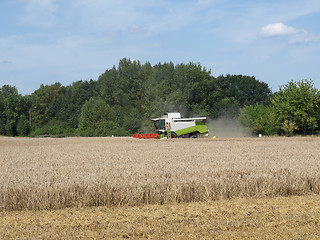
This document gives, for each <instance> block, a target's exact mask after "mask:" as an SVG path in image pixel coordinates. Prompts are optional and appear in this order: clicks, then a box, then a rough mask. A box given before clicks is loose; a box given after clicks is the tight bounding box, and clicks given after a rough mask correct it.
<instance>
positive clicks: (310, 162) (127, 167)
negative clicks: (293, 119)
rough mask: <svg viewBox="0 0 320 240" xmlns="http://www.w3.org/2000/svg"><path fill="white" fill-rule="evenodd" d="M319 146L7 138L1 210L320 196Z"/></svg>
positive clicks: (303, 140) (269, 141) (1, 150)
mask: <svg viewBox="0 0 320 240" xmlns="http://www.w3.org/2000/svg"><path fill="white" fill-rule="evenodd" d="M319 143H320V138H317V137H300V138H280V137H279V138H261V139H259V138H239V139H215V140H213V139H196V140H190V139H172V140H165V141H160V140H144V139H132V138H64V139H30V138H6V137H1V138H0V184H1V185H0V210H1V211H6V210H20V209H35V210H36V209H58V208H65V207H83V206H102V205H103V206H116V205H140V204H150V203H152V204H165V203H172V202H193V201H206V200H216V199H224V198H234V197H265V196H269V197H273V196H289V195H303V194H312V193H315V194H319V192H320V161H319V156H320V150H319V148H318V146H319Z"/></svg>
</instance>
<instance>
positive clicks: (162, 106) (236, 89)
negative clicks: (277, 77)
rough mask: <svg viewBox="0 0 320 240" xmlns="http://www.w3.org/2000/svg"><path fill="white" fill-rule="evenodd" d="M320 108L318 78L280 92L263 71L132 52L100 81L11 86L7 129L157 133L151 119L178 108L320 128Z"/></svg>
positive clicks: (4, 108) (270, 127)
mask: <svg viewBox="0 0 320 240" xmlns="http://www.w3.org/2000/svg"><path fill="white" fill-rule="evenodd" d="M319 110H320V93H319V91H318V90H317V89H316V88H314V86H313V82H312V80H301V81H299V82H294V81H291V82H289V83H288V84H287V85H285V86H282V87H281V88H280V90H279V91H278V92H276V93H272V92H271V90H270V88H269V87H268V84H266V83H264V82H261V81H259V80H257V79H255V77H252V76H244V75H221V76H218V77H213V76H212V75H211V71H209V70H207V69H206V68H205V67H202V66H201V65H200V64H199V63H198V64H195V63H188V64H184V63H181V64H177V65H175V64H174V63H172V62H169V63H158V64H155V65H153V66H152V65H151V64H150V63H149V62H146V63H145V64H141V63H140V61H132V60H130V59H126V58H124V59H121V60H120V61H119V64H118V66H114V67H113V68H111V69H108V70H106V71H105V72H104V73H103V74H101V75H100V76H99V78H98V79H97V80H89V81H88V80H85V81H77V82H74V83H72V84H71V85H69V86H63V85H61V84H60V83H54V84H52V85H41V86H40V87H39V89H37V90H36V91H34V92H33V93H32V94H30V95H25V96H23V95H21V94H19V93H18V90H17V88H16V87H14V86H9V85H3V86H2V87H1V88H0V135H7V136H39V135H51V136H111V135H116V136H127V135H132V134H134V133H146V132H153V126H152V123H151V121H150V119H152V118H155V117H159V116H160V114H161V113H162V112H171V111H177V112H181V113H182V114H183V116H185V117H191V116H195V115H197V116H199V115H202V116H207V117H208V118H213V119H214V118H217V117H219V116H227V117H229V118H232V119H236V120H239V121H240V122H241V123H242V124H243V125H244V126H246V127H247V128H250V129H252V132H253V133H254V134H258V133H262V134H266V135H273V134H286V135H293V134H315V133H317V132H318V131H319V123H320V111H319Z"/></svg>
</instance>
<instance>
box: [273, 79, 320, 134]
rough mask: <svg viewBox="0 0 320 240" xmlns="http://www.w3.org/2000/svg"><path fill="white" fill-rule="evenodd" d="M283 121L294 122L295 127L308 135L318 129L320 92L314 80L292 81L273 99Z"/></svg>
mask: <svg viewBox="0 0 320 240" xmlns="http://www.w3.org/2000/svg"><path fill="white" fill-rule="evenodd" d="M272 104H273V105H274V107H275V109H276V111H277V112H278V114H279V115H280V116H281V119H282V123H285V122H286V123H291V125H292V124H293V126H294V129H296V130H300V132H301V133H303V134H304V135H306V134H307V133H310V132H311V131H314V130H316V129H318V127H319V126H318V123H319V112H320V93H319V91H318V90H317V89H316V88H315V87H314V85H313V81H312V80H310V81H309V80H300V81H298V82H295V81H290V82H289V83H287V84H286V85H284V86H281V87H280V90H279V91H278V92H277V93H276V94H275V95H274V97H273V99H272Z"/></svg>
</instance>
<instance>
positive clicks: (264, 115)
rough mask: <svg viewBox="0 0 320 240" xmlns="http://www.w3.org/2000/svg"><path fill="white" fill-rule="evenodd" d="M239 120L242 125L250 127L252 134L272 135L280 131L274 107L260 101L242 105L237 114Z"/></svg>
mask: <svg viewBox="0 0 320 240" xmlns="http://www.w3.org/2000/svg"><path fill="white" fill-rule="evenodd" d="M239 121H240V123H241V124H242V125H243V126H245V127H247V128H249V129H252V131H253V133H254V134H259V133H261V134H264V135H274V134H277V133H279V131H280V124H279V118H278V115H277V113H276V110H275V108H274V107H273V106H265V105H264V104H262V103H261V104H255V105H248V106H245V107H243V108H242V110H241V111H240V114H239Z"/></svg>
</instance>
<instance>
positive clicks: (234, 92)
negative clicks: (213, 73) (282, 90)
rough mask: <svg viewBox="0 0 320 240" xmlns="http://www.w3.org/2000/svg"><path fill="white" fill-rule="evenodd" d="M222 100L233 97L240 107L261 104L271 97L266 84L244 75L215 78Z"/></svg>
mask: <svg viewBox="0 0 320 240" xmlns="http://www.w3.org/2000/svg"><path fill="white" fill-rule="evenodd" d="M217 85H218V86H219V87H220V89H221V96H222V98H227V97H234V98H235V99H236V100H237V101H238V102H239V104H240V106H245V105H250V104H255V103H262V102H265V101H267V100H268V98H269V97H270V96H271V90H270V88H269V87H268V84H266V83H264V82H261V81H258V80H256V79H255V77H250V76H244V75H226V76H223V75H221V76H219V77H218V78H217Z"/></svg>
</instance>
